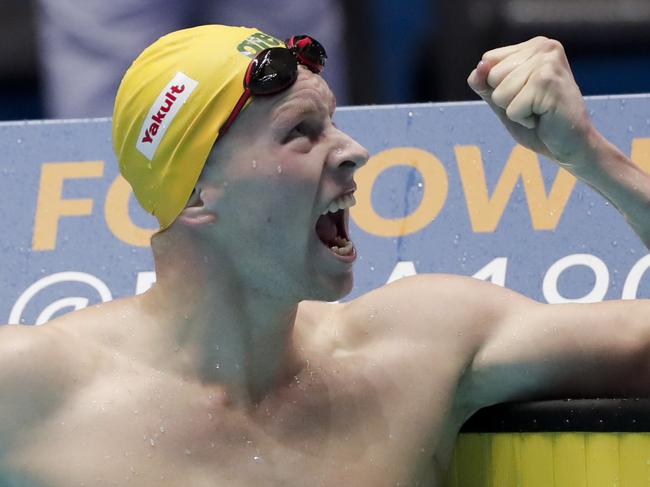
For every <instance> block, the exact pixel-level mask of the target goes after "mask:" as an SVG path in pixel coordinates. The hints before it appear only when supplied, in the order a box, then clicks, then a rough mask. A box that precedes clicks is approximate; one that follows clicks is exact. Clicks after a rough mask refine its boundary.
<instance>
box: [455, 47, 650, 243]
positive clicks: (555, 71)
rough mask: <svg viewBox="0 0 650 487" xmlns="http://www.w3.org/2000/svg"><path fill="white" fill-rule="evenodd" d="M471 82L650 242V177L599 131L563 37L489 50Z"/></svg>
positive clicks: (519, 131)
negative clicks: (585, 99)
mask: <svg viewBox="0 0 650 487" xmlns="http://www.w3.org/2000/svg"><path fill="white" fill-rule="evenodd" d="M467 81H468V83H469V85H470V87H471V88H472V89H473V90H474V91H475V92H476V93H477V94H478V95H479V96H481V98H483V100H485V101H486V102H487V103H488V104H489V105H490V107H491V108H492V109H493V110H494V112H495V113H496V114H497V116H498V117H499V118H500V119H501V121H502V122H503V124H504V125H505V126H506V128H507V129H508V131H509V132H510V133H511V134H512V136H513V137H514V138H515V139H516V140H517V142H519V143H520V144H522V145H523V146H525V147H527V148H529V149H532V150H534V151H536V152H538V153H540V154H542V155H545V156H547V157H549V158H551V159H553V160H555V161H557V162H558V163H559V164H560V165H561V166H562V167H564V168H565V169H567V170H569V171H570V172H571V173H573V174H574V175H575V176H576V177H578V178H580V179H581V180H583V181H584V182H586V183H587V184H589V185H590V186H591V187H593V188H594V189H595V190H596V191H598V192H599V193H601V194H602V195H603V196H604V197H606V198H607V199H608V200H609V201H610V202H611V203H612V204H613V205H614V206H616V208H618V209H619V211H620V212H621V213H622V214H623V215H624V216H625V218H626V219H627V221H628V222H629V223H630V225H631V226H632V228H633V229H634V231H635V232H636V233H637V234H638V235H639V236H640V237H641V239H642V240H643V242H644V244H645V245H646V247H648V248H650V216H649V215H650V211H649V210H650V176H649V175H648V174H646V173H644V172H643V171H642V170H641V169H639V167H638V166H636V165H635V164H634V163H633V162H632V161H630V159H628V158H627V157H626V156H625V155H624V154H623V153H622V152H621V151H620V150H618V149H617V148H616V147H615V146H614V145H612V144H611V143H610V142H609V141H607V140H606V139H605V138H604V137H603V136H602V135H601V134H600V133H599V132H598V131H597V130H596V128H595V127H594V125H593V123H592V121H591V119H590V117H589V114H588V112H587V109H586V107H585V104H584V101H583V99H582V95H581V93H580V90H579V88H578V86H577V85H576V82H575V80H574V78H573V74H572V73H571V68H570V66H569V62H568V61H567V58H566V55H565V53H564V49H563V47H562V45H561V44H560V43H559V42H557V41H554V40H551V39H547V38H545V37H536V38H534V39H531V40H529V41H527V42H523V43H521V44H517V45H513V46H507V47H502V48H499V49H494V50H492V51H489V52H486V53H485V54H484V55H483V59H482V60H481V62H480V63H479V65H478V66H477V68H476V69H475V70H474V71H472V73H471V74H470V76H469V78H468V80H467Z"/></svg>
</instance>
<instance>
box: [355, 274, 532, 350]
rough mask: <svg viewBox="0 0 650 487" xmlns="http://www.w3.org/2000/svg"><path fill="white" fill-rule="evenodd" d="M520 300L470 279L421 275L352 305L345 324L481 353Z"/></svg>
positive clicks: (375, 333) (368, 332)
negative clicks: (497, 325)
mask: <svg viewBox="0 0 650 487" xmlns="http://www.w3.org/2000/svg"><path fill="white" fill-rule="evenodd" d="M525 299H526V298H523V297H522V296H521V295H519V294H517V293H515V292H514V291H511V290H509V289H505V288H502V287H499V286H497V285H494V284H491V283H488V282H485V281H480V280H478V279H473V278H470V277H463V276H456V275H450V274H420V275H417V276H413V277H408V278H404V279H400V280H398V281H395V282H393V283H391V284H389V285H386V286H383V287H381V288H378V289H376V290H373V291H371V292H369V293H368V294H365V295H363V296H361V297H360V298H358V299H356V300H354V301H352V302H350V303H348V304H347V306H346V309H345V314H346V315H347V319H346V321H349V322H351V323H354V324H355V328H357V327H358V328H357V329H358V331H359V332H360V333H363V334H364V335H366V336H372V337H374V338H378V339H381V338H383V337H386V336H388V337H390V336H394V335H399V336H401V337H404V336H410V337H412V338H413V339H415V340H424V341H427V340H435V341H438V342H440V341H443V340H445V339H447V340H453V341H454V342H455V343H462V344H464V345H466V346H468V347H470V348H474V349H475V348H476V347H478V346H480V344H481V343H482V342H483V340H484V339H485V337H486V335H487V334H489V333H490V331H491V327H492V326H493V325H494V324H495V323H497V322H498V321H499V318H500V317H501V316H502V314H503V313H506V312H507V310H508V309H509V308H510V307H512V306H516V305H517V304H518V303H520V301H521V300H525Z"/></svg>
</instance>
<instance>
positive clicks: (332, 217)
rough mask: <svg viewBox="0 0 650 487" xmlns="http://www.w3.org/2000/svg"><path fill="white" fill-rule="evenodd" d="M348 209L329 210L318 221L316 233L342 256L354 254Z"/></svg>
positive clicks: (325, 243) (332, 249) (327, 245)
mask: <svg viewBox="0 0 650 487" xmlns="http://www.w3.org/2000/svg"><path fill="white" fill-rule="evenodd" d="M347 216H348V214H347V210H338V211H336V212H334V213H332V212H327V213H325V214H324V215H321V216H320V218H318V220H317V221H316V234H317V235H318V238H319V239H320V241H321V242H323V244H324V245H325V246H326V247H327V248H329V249H330V250H331V251H332V252H334V253H335V254H336V255H339V256H341V257H352V256H354V244H353V243H352V241H351V240H350V237H349V236H348V230H347Z"/></svg>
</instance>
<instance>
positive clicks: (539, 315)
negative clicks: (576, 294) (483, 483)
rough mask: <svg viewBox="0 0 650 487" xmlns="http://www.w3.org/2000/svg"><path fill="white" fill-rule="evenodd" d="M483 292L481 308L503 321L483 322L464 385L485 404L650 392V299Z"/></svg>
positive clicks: (645, 394)
mask: <svg viewBox="0 0 650 487" xmlns="http://www.w3.org/2000/svg"><path fill="white" fill-rule="evenodd" d="M477 291H478V290H477ZM481 292H482V293H483V297H482V298H481V299H480V301H479V304H478V306H479V307H484V308H485V311H484V312H485V313H486V314H489V315H493V316H495V320H494V321H493V322H491V323H488V324H485V325H482V326H483V333H481V334H480V335H478V336H480V342H478V346H477V348H476V353H475V354H474V357H473V360H472V361H471V365H470V366H469V368H468V370H467V374H466V377H465V383H464V384H463V387H464V388H465V392H466V393H467V394H468V395H469V396H471V398H472V402H473V403H474V404H475V405H476V406H477V407H484V406H488V405H492V404H496V403H500V402H506V401H513V400H539V399H552V398H555V399H558V398H567V397H572V398H594V397H650V321H648V316H650V301H648V300H637V301H606V302H602V303H595V304H553V305H551V304H540V303H537V302H535V301H531V300H529V299H527V298H525V297H523V296H520V295H518V294H516V293H514V292H512V291H508V290H506V289H500V288H496V287H493V288H492V289H490V290H488V291H486V290H485V289H483V291H481ZM491 294H493V296H490V295H491ZM486 299H488V300H489V301H486Z"/></svg>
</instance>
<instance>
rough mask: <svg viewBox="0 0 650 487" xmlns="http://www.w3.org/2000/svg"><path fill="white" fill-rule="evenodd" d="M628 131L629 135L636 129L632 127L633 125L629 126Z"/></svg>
mask: <svg viewBox="0 0 650 487" xmlns="http://www.w3.org/2000/svg"><path fill="white" fill-rule="evenodd" d="M627 131H628V132H629V133H632V132H634V127H632V125H628V127H627Z"/></svg>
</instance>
